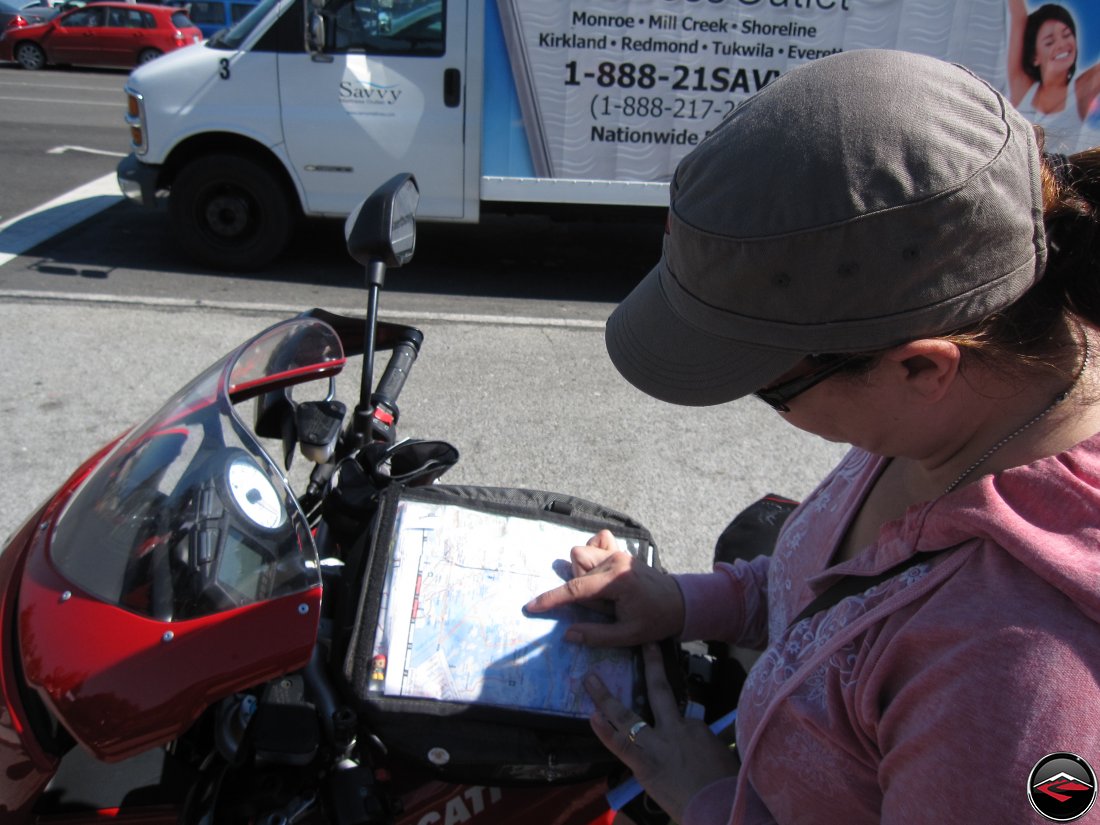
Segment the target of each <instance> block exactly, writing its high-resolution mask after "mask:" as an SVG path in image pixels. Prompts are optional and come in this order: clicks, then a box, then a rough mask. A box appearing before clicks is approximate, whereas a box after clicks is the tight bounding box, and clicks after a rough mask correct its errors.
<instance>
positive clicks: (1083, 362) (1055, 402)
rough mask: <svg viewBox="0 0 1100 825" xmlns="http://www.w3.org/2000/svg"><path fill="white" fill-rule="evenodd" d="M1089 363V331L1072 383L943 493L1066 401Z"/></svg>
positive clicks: (983, 455)
mask: <svg viewBox="0 0 1100 825" xmlns="http://www.w3.org/2000/svg"><path fill="white" fill-rule="evenodd" d="M1088 363H1089V336H1088V333H1085V353H1084V357H1083V358H1082V359H1081V367H1080V368H1079V369H1078V370H1077V374H1076V375H1075V376H1073V383H1071V384H1070V385H1069V387H1067V388H1066V389H1065V390H1063V391H1062V392H1060V393H1058V395H1056V396H1054V400H1053V401H1051V402H1050V406H1048V407H1047V408H1046V409H1045V410H1043V411H1042V412H1041V413H1039V414H1038V415H1037V416H1035V417H1034V418H1033V419H1031V420H1030V421H1028V422H1027V423H1026V424H1024V425H1023V426H1022V427H1020V428H1019V429H1018V430H1016V431H1015V432H1012V433H1009V434H1008V435H1006V436H1005V437H1004V438H1002V439H1001V440H1000V441H998V442H997V443H996V444H994V445H993V446H992V447H990V448H989V449H988V450H986V451H985V453H983V454H982V457H981V458H979V459H978V460H977V461H975V462H974V463H973V464H971V465H970V466H969V467H967V468H966V469H965V470H963V471H962V472H961V473H960V474H959V477H958V478H956V479H955V480H954V481H952V482H951V483H950V484H948V485H947V489H946V490H944V491H943V495H947V494H948V493H950V492H951V491H952V490H954V489H955V488H956V487H958V486H959V485H960V484H962V483H963V481H965V480H966V478H967V476H969V475H970V474H971V473H972V472H974V471H975V470H976V469H978V467H980V466H981V465H982V464H983V463H984V462H985V461H986V460H987V459H988V458H989V457H990V456H991V455H993V454H994V453H995V452H997V450H999V449H1001V447H1003V446H1004V445H1005V444H1007V443H1008V442H1009V441H1011V440H1012V439H1014V438H1015V437H1016V436H1018V435H1019V434H1020V433H1022V432H1023V431H1024V430H1026V429H1027V428H1028V427H1030V426H1031V425H1032V424H1035V423H1037V422H1038V421H1039V420H1040V419H1042V418H1044V417H1046V415H1047V414H1048V413H1050V411H1051V410H1053V409H1054V408H1055V407H1057V406H1058V405H1059V404H1061V403H1062V402H1063V401H1065V400H1066V399H1067V398H1069V396H1070V394H1071V393H1072V392H1073V391H1074V390H1075V389H1077V384H1078V382H1080V380H1081V376H1082V375H1084V374H1085V367H1087V366H1088Z"/></svg>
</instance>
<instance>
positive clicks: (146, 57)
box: [137, 49, 161, 66]
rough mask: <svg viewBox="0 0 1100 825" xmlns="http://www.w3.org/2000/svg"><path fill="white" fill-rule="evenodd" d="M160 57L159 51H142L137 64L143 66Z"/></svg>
mask: <svg viewBox="0 0 1100 825" xmlns="http://www.w3.org/2000/svg"><path fill="white" fill-rule="evenodd" d="M160 55H161V53H160V51H158V50H157V49H142V50H141V53H140V54H138V56H137V64H138V65H139V66H143V65H145V64H146V63H148V62H149V61H150V60H156V59H157V58H158V57H160Z"/></svg>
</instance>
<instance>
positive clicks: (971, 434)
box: [528, 50, 1100, 825]
mask: <svg viewBox="0 0 1100 825" xmlns="http://www.w3.org/2000/svg"><path fill="white" fill-rule="evenodd" d="M1042 141H1043V138H1042V134H1041V129H1037V128H1036V127H1033V125H1032V124H1030V123H1029V122H1028V121H1027V120H1026V119H1025V118H1024V117H1023V116H1022V115H1021V114H1020V113H1019V112H1018V111H1017V110H1016V109H1014V108H1013V107H1012V106H1010V105H1009V103H1008V102H1007V101H1006V100H1005V99H1004V97H1002V96H1001V94H999V93H998V92H997V91H996V90H995V89H993V88H992V87H991V86H990V85H989V84H988V83H986V82H985V81H983V80H981V79H980V78H978V77H976V76H975V75H974V74H972V73H971V72H969V71H968V70H966V69H965V68H962V67H960V66H956V65H952V64H949V63H945V62H942V61H940V60H936V59H934V58H930V57H924V56H920V55H915V54H908V53H905V52H901V51H886V50H856V51H851V52H846V53H843V54H839V55H835V56H833V57H825V58H822V59H821V60H818V61H814V62H813V63H810V64H806V65H805V66H800V67H797V68H795V69H792V70H791V71H789V72H787V73H786V74H784V75H783V76H782V77H780V78H779V79H778V80H776V81H774V82H772V83H770V84H769V85H768V86H767V87H766V88H765V89H764V90H762V91H761V92H760V93H758V94H757V95H756V96H754V97H752V98H750V99H749V100H748V101H746V102H745V103H744V104H742V105H741V106H739V107H738V108H737V109H736V110H735V111H734V112H733V113H732V114H731V115H730V116H729V117H727V118H726V119H725V120H724V121H723V122H722V124H721V125H720V126H718V127H717V128H716V129H715V130H714V131H713V132H712V133H711V134H710V135H709V136H708V137H707V138H706V139H705V140H704V141H703V142H702V143H701V144H700V145H699V146H698V147H696V148H695V149H694V150H693V151H692V152H691V153H690V154H689V155H688V156H687V157H686V158H684V160H683V161H681V163H680V164H679V166H678V167H677V170H676V173H675V175H674V177H673V180H672V184H671V187H670V197H671V204H670V208H669V216H668V222H667V224H666V234H665V238H664V248H663V254H662V257H661V260H660V262H659V263H658V265H657V266H656V268H655V269H654V270H653V271H652V272H651V273H650V274H649V275H648V276H647V277H646V278H645V279H643V280H642V281H641V283H640V284H639V285H638V286H637V287H636V288H635V289H634V291H633V292H631V294H630V295H629V296H627V298H626V299H625V300H624V301H623V303H622V304H620V306H619V307H618V308H617V309H616V310H615V312H614V313H613V314H612V316H611V318H610V319H609V321H608V324H607V333H606V342H607V348H608V352H609V354H610V356H611V359H612V361H613V362H614V364H615V366H616V367H617V368H618V370H619V372H620V373H622V375H623V376H624V377H625V378H626V379H627V380H629V381H630V382H631V383H633V384H634V385H635V386H637V387H638V388H639V389H641V390H643V391H644V392H646V393H648V394H650V395H652V396H655V397H657V398H659V399H662V400H664V401H668V402H671V403H676V404H683V405H712V404H722V403H726V402H730V401H733V400H735V399H738V398H742V397H744V396H750V395H755V396H757V397H758V398H760V399H761V400H763V401H765V402H766V403H768V404H769V405H771V406H772V407H773V408H774V409H775V410H776V411H777V414H779V415H782V416H783V417H784V418H785V419H786V420H787V421H788V422H790V423H791V424H792V425H794V426H796V427H798V428H800V429H803V430H806V431H808V432H811V433H814V434H816V435H819V436H821V437H822V438H825V439H828V440H830V441H837V442H845V443H848V444H850V445H852V449H851V450H850V451H849V453H848V454H847V455H846V456H845V458H844V459H843V460H842V461H841V463H840V464H839V465H838V467H837V468H836V469H835V470H834V471H833V472H832V473H831V474H830V475H829V476H828V477H827V478H826V479H824V480H823V481H822V482H821V484H820V485H819V486H818V488H817V489H816V490H815V491H814V492H813V493H812V494H811V495H810V496H809V497H807V499H806V500H805V501H804V502H803V503H802V504H801V506H800V507H799V508H798V509H797V510H795V511H794V513H792V515H791V516H790V517H789V519H788V520H787V522H786V523H785V524H784V526H783V529H782V532H781V533H780V535H779V540H778V543H777V545H776V548H775V551H774V553H773V554H772V555H771V556H770V557H769V556H760V557H758V558H755V559H752V560H737V561H735V562H733V563H724V562H719V563H717V564H716V565H715V567H714V570H713V571H712V572H710V573H695V574H681V575H676V576H673V575H668V574H665V573H660V572H658V571H655V570H653V569H652V568H643V567H642V566H640V565H638V564H636V563H634V562H633V561H632V560H631V557H630V556H629V555H628V554H625V553H622V552H618V551H616V550H615V548H614V545H613V544H612V542H611V540H610V536H609V535H607V534H600V535H599V536H596V537H595V538H594V539H593V540H592V541H591V542H590V546H585V547H579V548H574V550H573V556H572V559H573V574H574V578H573V579H571V580H570V581H569V582H568V583H567V584H566V585H564V586H562V587H559V588H557V589H555V590H552V591H549V592H548V593H544V594H542V595H541V596H539V597H537V598H536V599H534V600H533V601H532V603H531V604H530V605H528V609H529V610H531V611H535V612H537V611H545V610H549V609H552V608H554V607H557V606H560V605H562V604H566V603H569V602H571V601H575V600H597V599H602V600H605V601H606V602H609V603H610V607H611V608H613V609H614V614H615V622H613V623H611V624H604V625H588V624H581V625H574V626H572V627H571V628H570V630H569V634H570V635H569V638H572V639H573V640H575V641H576V642H578V643H583V644H591V645H634V644H643V643H646V642H652V641H655V640H657V639H661V638H666V637H669V636H682V637H683V638H685V639H720V640H724V641H726V642H729V643H732V644H737V645H740V646H742V647H756V648H758V649H761V650H762V651H763V653H762V655H761V656H760V658H759V659H758V660H757V661H756V663H755V665H754V666H753V668H752V670H751V671H750V673H749V675H748V679H747V681H746V683H745V687H744V690H743V691H742V693H741V696H740V698H739V701H738V711H739V715H738V718H737V730H736V734H737V749H736V754H737V756H738V757H739V760H738V758H735V757H734V756H733V755H731V753H730V751H729V750H728V749H727V748H726V746H725V745H724V743H723V742H721V741H720V740H719V738H718V737H717V736H714V735H712V734H711V733H710V732H709V730H708V729H707V727H706V725H704V724H703V723H702V722H700V721H690V720H685V719H683V718H681V717H680V715H679V712H678V709H677V707H676V704H675V702H674V701H673V699H672V693H671V689H670V688H669V685H668V682H667V681H666V679H665V677H664V672H663V670H662V668H661V666H660V658H659V656H658V655H657V654H655V653H654V651H653V650H652V647H653V646H652V645H647V647H646V663H647V667H646V678H647V684H648V687H649V695H650V700H651V704H652V706H653V710H654V715H653V718H650V719H641V718H640V717H639V716H638V715H637V714H635V713H634V712H633V711H631V710H628V709H627V708H625V707H623V705H621V704H620V703H619V702H617V701H616V700H615V699H613V698H612V697H611V696H610V695H609V694H608V693H607V692H606V691H605V690H604V689H603V687H602V686H601V685H600V683H599V681H598V680H595V679H593V680H591V682H590V684H589V690H590V692H591V693H592V695H593V697H594V699H595V701H596V706H597V708H598V711H597V712H596V713H595V714H594V716H593V717H592V720H591V721H592V726H593V728H594V730H595V731H596V733H597V735H598V736H599V737H600V738H601V740H602V741H603V742H604V743H605V744H606V745H607V747H608V748H609V749H610V750H611V751H612V752H613V753H615V754H616V755H617V756H618V757H619V758H620V759H621V760H622V761H623V762H624V763H626V765H628V766H629V767H630V768H631V769H632V770H633V771H634V774H635V776H636V778H637V779H638V781H639V782H640V783H641V785H642V786H643V787H644V788H645V790H646V791H647V793H648V794H649V796H650V798H651V799H653V800H655V801H656V802H657V803H658V804H659V805H661V806H662V807H663V808H664V809H665V810H666V811H667V812H668V813H669V814H670V815H671V816H672V818H673V819H674V820H675V821H676V822H679V823H682V825H724V824H725V823H734V824H735V825H762V824H763V823H780V825H786V823H801V824H802V825H806V824H807V823H811V824H812V823H820V825H835V823H845V825H943V823H945V822H965V823H967V825H981V824H983V823H984V824H987V825H1003V823H1007V822H1012V823H1018V822H1033V821H1036V820H1035V813H1034V812H1033V811H1032V810H1031V806H1030V805H1029V802H1028V793H1029V791H1030V790H1031V788H1030V784H1031V783H1029V781H1028V778H1029V775H1030V774H1031V773H1032V771H1033V769H1035V767H1036V765H1038V764H1039V763H1040V762H1041V760H1043V759H1044V758H1045V757H1046V756H1048V755H1049V754H1052V753H1055V752H1059V751H1074V752H1075V753H1076V754H1078V755H1079V756H1080V757H1081V758H1083V759H1084V760H1086V761H1088V762H1090V763H1091V764H1092V765H1100V725H1098V724H1096V719H1097V708H1100V681H1098V680H1097V677H1096V673H1097V666H1098V663H1100V587H1098V585H1097V583H1098V582H1100V373H1098V372H1097V369H1096V363H1097V361H1098V360H1100V151H1098V150H1090V151H1088V152H1082V153H1079V154H1075V155H1072V156H1069V157H1066V156H1065V155H1058V154H1049V153H1046V152H1044V150H1043V142H1042ZM592 411H593V414H599V406H598V404H596V403H593V406H592ZM738 437H745V434H741V435H740V436H738ZM685 448H686V447H685ZM655 483H660V482H659V480H658V481H655ZM713 494H714V495H721V492H720V491H714V493H713ZM699 495H701V496H702V495H706V492H705V491H702V490H701V491H700V492H699Z"/></svg>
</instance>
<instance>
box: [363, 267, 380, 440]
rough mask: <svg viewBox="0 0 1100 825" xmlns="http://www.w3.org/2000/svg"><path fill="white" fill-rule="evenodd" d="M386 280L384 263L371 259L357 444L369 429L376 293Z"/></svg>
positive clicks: (368, 268)
mask: <svg viewBox="0 0 1100 825" xmlns="http://www.w3.org/2000/svg"><path fill="white" fill-rule="evenodd" d="M385 280H386V264H385V263H384V262H382V261H380V260H377V259H375V260H372V261H371V262H370V263H369V264H367V320H366V329H365V330H364V335H363V377H362V379H361V383H360V385H359V404H358V406H357V407H356V408H355V435H356V441H357V442H358V446H362V445H364V444H366V442H367V440H368V439H369V438H370V431H371V426H370V422H371V414H372V413H373V412H374V411H373V410H372V409H371V404H370V397H371V394H372V393H373V392H374V344H375V342H374V337H375V336H374V332H375V328H376V327H377V325H378V295H379V293H380V292H381V290H382V284H383V283H385Z"/></svg>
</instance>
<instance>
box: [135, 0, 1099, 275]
mask: <svg viewBox="0 0 1100 825" xmlns="http://www.w3.org/2000/svg"><path fill="white" fill-rule="evenodd" d="M1025 2H1026V0H261V2H259V3H258V4H257V5H256V7H255V8H254V9H253V10H252V12H251V13H249V14H248V15H247V16H246V17H245V18H244V19H243V20H241V21H240V22H239V23H237V24H236V25H235V26H232V27H231V28H229V29H227V30H225V31H223V32H221V33H219V34H218V35H217V36H215V37H213V38H211V39H210V40H207V41H205V42H204V43H202V44H201V45H196V46H193V47H189V48H186V49H183V50H181V51H179V52H177V53H174V54H171V55H166V56H165V57H163V58H161V59H158V60H156V61H153V62H152V63H150V64H148V65H146V66H142V67H140V68H138V69H136V70H135V71H134V72H133V73H132V74H131V75H130V77H129V79H128V81H127V85H126V95H127V100H128V113H127V121H128V123H129V128H130V133H131V141H132V153H131V154H130V155H129V156H128V157H127V158H125V159H124V160H123V161H122V162H121V163H120V165H119V169H118V178H119V183H120V186H121V187H122V189H123V191H124V192H125V193H126V194H127V195H128V196H130V197H132V198H134V199H136V200H138V201H140V202H141V203H143V204H146V205H149V206H162V205H164V204H166V208H167V212H168V214H169V216H170V220H171V222H172V226H173V228H174V231H175V232H176V234H177V236H178V238H179V240H180V241H181V243H182V247H183V248H184V249H185V250H186V251H187V252H189V253H190V254H191V255H193V256H194V257H195V258H196V259H198V260H199V261H201V262H203V263H205V264H207V265H210V266H214V267H219V268H230V269H235V268H255V267H260V266H263V265H264V264H266V263H268V262H270V261H271V260H272V259H273V258H274V257H275V256H277V255H278V254H279V253H280V252H281V251H282V250H283V249H284V247H285V244H286V243H287V241H288V240H289V239H290V237H291V236H292V233H293V231H294V229H295V226H296V224H297V221H298V219H299V218H300V217H302V216H327V217H334V218H336V217H342V216H345V215H347V214H348V213H349V212H350V211H351V210H352V209H353V208H354V207H355V205H356V204H357V203H358V202H359V201H360V200H361V199H362V198H363V197H364V196H365V195H366V194H367V193H369V192H370V191H372V190H373V189H374V188H375V187H376V186H377V185H378V184H379V183H381V182H382V181H384V180H386V179H388V178H389V177H390V176H392V175H393V174H394V173H395V172H398V171H410V172H413V173H414V174H415V175H416V176H417V179H418V181H419V183H420V186H421V193H422V194H421V201H420V218H421V219H423V220H428V221H459V222H475V221H477V220H478V219H479V217H480V216H481V215H482V214H485V213H487V212H490V211H501V210H511V211H515V210H532V209H534V210H540V211H544V210H545V211H550V210H555V209H556V210H562V211H565V212H566V213H567V214H575V213H578V212H579V211H581V210H584V209H620V208H623V207H627V208H632V209H639V208H649V209H655V208H662V207H664V206H666V205H667V198H668V180H669V179H670V177H671V175H672V172H673V170H674V169H675V166H676V163H677V161H679V159H680V158H682V157H683V155H684V154H686V153H687V152H688V151H690V150H691V148H692V147H693V146H696V145H697V144H698V143H699V141H700V140H702V139H703V138H704V137H705V135H706V134H707V132H708V131H710V130H711V129H713V128H714V126H715V125H716V124H717V123H718V122H719V121H720V120H721V118H722V117H723V116H724V115H726V114H728V113H729V112H730V111H731V110H732V109H733V107H735V106H737V105H739V104H740V103H741V102H742V101H744V100H746V99H747V98H748V97H750V96H751V95H752V94H754V93H755V92H757V91H758V90H760V89H761V88H763V87H764V86H766V85H767V84H768V83H770V82H772V81H773V80H774V79H775V78H777V77H779V76H780V75H781V74H782V73H783V72H784V71H786V70H787V69H788V68H790V67H793V66H795V65H799V64H801V63H804V62H806V61H810V60H815V59H817V58H820V57H822V56H825V55H828V54H833V53H836V52H838V51H841V50H845V49H854V48H868V47H884V48H902V49H908V50H911V51H919V52H923V53H927V54H933V55H936V56H939V57H943V58H946V59H950V60H953V61H955V62H959V63H962V64H964V65H967V66H968V67H970V68H971V69H973V70H974V71H975V72H976V73H978V74H979V75H981V76H982V77H985V78H986V79H987V80H989V82H990V83H992V84H994V85H995V86H997V87H998V88H1001V89H1005V90H1007V89H1009V87H1010V83H1009V81H1010V79H1012V78H1013V77H1016V76H1018V74H1019V72H1018V71H1016V72H1015V73H1014V69H1013V67H1012V66H1009V65H1008V61H1009V59H1010V57H1011V56H1013V55H1015V54H1016V51H1017V50H1014V49H1013V42H1014V41H1013V38H1014V37H1015V38H1019V37H1021V36H1022V35H1021V34H1020V33H1019V31H1018V27H1017V25H1016V23H1017V22H1018V18H1019V11H1020V9H1021V8H1024V9H1025V10H1026V6H1025ZM1035 5H1036V6H1038V3H1036V4H1035ZM1063 5H1064V6H1066V7H1067V8H1068V9H1069V13H1070V15H1071V18H1072V19H1073V20H1074V21H1075V22H1076V26H1075V32H1074V36H1075V38H1076V53H1075V54H1074V55H1073V58H1074V61H1075V67H1076V71H1077V72H1078V78H1081V77H1084V76H1085V73H1086V72H1088V71H1089V70H1091V68H1092V67H1093V64H1095V63H1096V62H1097V59H1098V58H1100V4H1096V3H1095V2H1094V0H1063ZM1063 57H1064V55H1063ZM1012 88H1013V90H1014V91H1013V93H1014V94H1015V93H1016V92H1015V89H1016V87H1015V86H1013V87H1012ZM1082 88H1085V86H1084V84H1081V85H1080V86H1079V90H1080V89H1082ZM1017 96H1018V97H1021V96H1020V95H1017ZM1033 96H1034V95H1033ZM1067 100H1068V98H1067ZM1014 102H1015V101H1014ZM1019 102H1020V104H1021V105H1025V104H1026V101H1025V100H1023V99H1022V97H1021V99H1020V101H1019ZM1070 107H1072V116H1069V120H1070V121H1072V123H1069V125H1066V124H1062V125H1061V126H1056V124H1054V123H1053V122H1051V121H1050V120H1049V119H1048V123H1049V124H1050V125H1049V127H1048V128H1051V129H1052V131H1059V130H1063V131H1066V135H1065V136H1064V137H1065V142H1064V146H1066V147H1070V148H1077V147H1079V146H1083V145H1086V144H1091V143H1100V140H1092V138H1093V137H1096V136H1097V135H1100V113H1097V112H1096V111H1094V110H1095V109H1096V108H1097V107H1096V105H1095V101H1084V103H1083V104H1082V103H1081V102H1080V101H1070V102H1067V103H1066V112H1070V111H1071V109H1070ZM1063 114H1064V113H1063ZM1036 117H1037V118H1038V119H1040V120H1041V119H1042V117H1043V115H1042V113H1037V114H1036ZM1065 119H1066V118H1063V120H1065ZM759 160H760V163H764V164H766V163H768V162H769V160H768V158H767V157H761V158H760V159H759ZM775 173H776V174H777V175H779V174H782V173H783V170H782V169H776V170H775ZM744 206H745V208H753V206H754V205H753V204H745V205H744Z"/></svg>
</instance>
